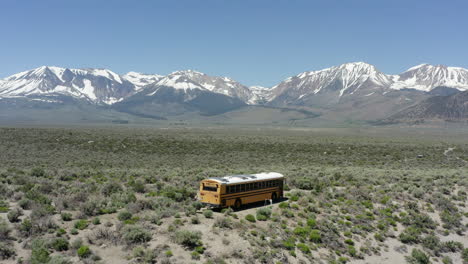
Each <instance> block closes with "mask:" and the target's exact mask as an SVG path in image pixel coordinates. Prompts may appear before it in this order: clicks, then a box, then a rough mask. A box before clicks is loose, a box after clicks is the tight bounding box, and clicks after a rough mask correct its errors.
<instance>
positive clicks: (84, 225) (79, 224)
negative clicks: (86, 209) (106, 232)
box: [73, 219, 88, 230]
mask: <svg viewBox="0 0 468 264" xmlns="http://www.w3.org/2000/svg"><path fill="white" fill-rule="evenodd" d="M73 226H74V227H75V228H76V229H79V230H83V229H86V228H87V227H88V221H86V220H84V219H81V220H77V221H75V224H74V225H73Z"/></svg>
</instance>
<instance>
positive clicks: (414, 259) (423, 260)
mask: <svg viewBox="0 0 468 264" xmlns="http://www.w3.org/2000/svg"><path fill="white" fill-rule="evenodd" d="M406 261H407V262H408V263H409V264H429V263H430V259H429V257H428V256H427V255H426V253H424V252H423V251H421V250H419V249H416V248H414V249H413V250H412V251H411V255H410V256H407V257H406Z"/></svg>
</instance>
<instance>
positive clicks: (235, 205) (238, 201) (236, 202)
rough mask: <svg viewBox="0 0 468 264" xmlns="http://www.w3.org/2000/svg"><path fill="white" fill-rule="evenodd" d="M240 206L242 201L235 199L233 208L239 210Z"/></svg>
mask: <svg viewBox="0 0 468 264" xmlns="http://www.w3.org/2000/svg"><path fill="white" fill-rule="evenodd" d="M241 206H242V201H241V200H240V199H237V200H236V201H235V202H234V208H235V209H236V210H239V209H240V208H241Z"/></svg>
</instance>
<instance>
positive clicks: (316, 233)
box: [309, 229, 322, 243]
mask: <svg viewBox="0 0 468 264" xmlns="http://www.w3.org/2000/svg"><path fill="white" fill-rule="evenodd" d="M309 240H310V241H312V242H314V243H321V242H322V235H321V234H320V230H317V229H312V230H311V231H310V235H309Z"/></svg>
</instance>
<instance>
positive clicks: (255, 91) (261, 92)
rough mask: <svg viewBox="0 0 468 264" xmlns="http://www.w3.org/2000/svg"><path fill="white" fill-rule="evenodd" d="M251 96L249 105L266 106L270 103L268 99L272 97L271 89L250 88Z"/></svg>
mask: <svg viewBox="0 0 468 264" xmlns="http://www.w3.org/2000/svg"><path fill="white" fill-rule="evenodd" d="M249 89H250V92H251V96H250V99H249V100H248V102H247V103H248V104H251V105H254V104H264V103H266V102H268V98H269V97H270V95H271V91H272V90H271V88H270V87H263V86H259V85H255V86H250V87H249Z"/></svg>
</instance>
